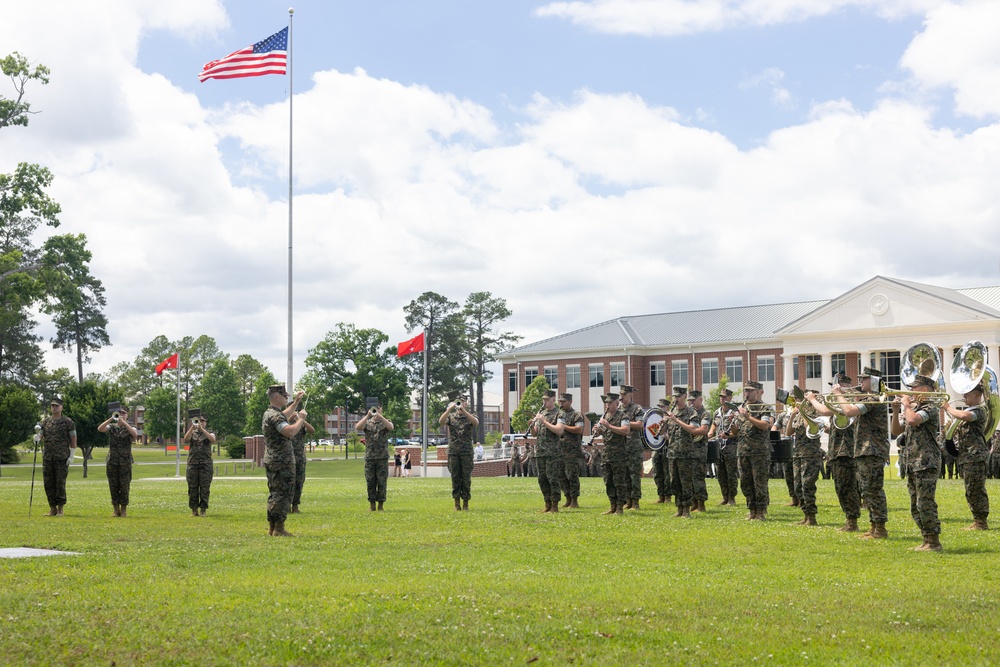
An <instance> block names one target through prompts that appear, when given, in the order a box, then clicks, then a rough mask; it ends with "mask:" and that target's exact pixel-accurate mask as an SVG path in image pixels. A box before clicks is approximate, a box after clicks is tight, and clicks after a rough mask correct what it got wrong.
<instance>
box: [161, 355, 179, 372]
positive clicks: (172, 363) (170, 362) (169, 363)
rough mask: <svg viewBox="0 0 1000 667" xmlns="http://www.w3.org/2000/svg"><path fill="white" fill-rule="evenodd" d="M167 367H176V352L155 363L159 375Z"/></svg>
mask: <svg viewBox="0 0 1000 667" xmlns="http://www.w3.org/2000/svg"><path fill="white" fill-rule="evenodd" d="M168 368H177V353H176V352H174V353H173V354H171V355H170V356H169V357H167V358H166V359H164V360H163V361H161V362H160V363H158V364H157V365H156V374H157V375H161V374H163V371H165V370H167V369H168Z"/></svg>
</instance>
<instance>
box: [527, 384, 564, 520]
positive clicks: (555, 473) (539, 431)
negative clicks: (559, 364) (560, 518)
mask: <svg viewBox="0 0 1000 667" xmlns="http://www.w3.org/2000/svg"><path fill="white" fill-rule="evenodd" d="M558 423H559V408H557V407H556V392H554V391H552V390H551V389H550V390H548V391H547V392H545V395H544V396H543V397H542V409H541V410H539V411H538V414H537V415H535V418H534V419H532V420H531V432H532V433H533V434H534V435H535V463H536V465H537V466H538V488H539V489H541V491H542V498H544V499H545V509H544V510H542V511H543V512H558V511H559V497H560V489H559V476H560V474H561V469H562V467H563V465H562V452H561V451H560V448H559V430H560V429H559V427H558Z"/></svg>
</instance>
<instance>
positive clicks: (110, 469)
mask: <svg viewBox="0 0 1000 667" xmlns="http://www.w3.org/2000/svg"><path fill="white" fill-rule="evenodd" d="M97 430H98V431H99V432H100V433H107V434H108V459H107V462H106V463H105V465H104V470H105V472H106V473H107V475H108V488H109V489H110V490H111V504H112V506H114V508H115V513H114V515H113V516H121V517H123V516H127V514H126V508H127V507H128V501H129V488H130V487H131V486H132V461H133V459H132V440H133V439H134V438H135V437H136V436H137V435H138V433H136V430H135V429H134V428H132V425H131V424H129V423H128V408H126V407H125V406H124V405H118V406H116V408H115V411H114V413H113V414H112V415H111V416H110V417H108V418H107V419H105V420H104V421H102V422H101V423H100V424H98V426H97Z"/></svg>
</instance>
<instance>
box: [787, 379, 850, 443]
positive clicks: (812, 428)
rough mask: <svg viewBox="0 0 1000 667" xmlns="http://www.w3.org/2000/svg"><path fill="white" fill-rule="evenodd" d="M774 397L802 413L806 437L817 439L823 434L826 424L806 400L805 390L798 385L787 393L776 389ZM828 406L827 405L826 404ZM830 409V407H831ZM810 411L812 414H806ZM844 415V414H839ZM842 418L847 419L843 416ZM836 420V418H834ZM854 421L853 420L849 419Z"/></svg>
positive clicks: (845, 426)
mask: <svg viewBox="0 0 1000 667" xmlns="http://www.w3.org/2000/svg"><path fill="white" fill-rule="evenodd" d="M774 397H775V399H776V400H777V401H778V403H784V404H785V405H787V406H789V407H792V408H798V410H799V414H800V415H802V419H803V420H805V422H806V437H808V438H809V439H810V440H819V438H820V436H821V435H823V429H824V428H825V427H826V424H824V423H823V421H822V420H821V419H820V418H819V415H817V414H816V409H815V408H814V407H813V405H812V403H810V402H809V401H808V400H806V395H805V392H803V391H802V389H800V388H799V387H797V386H796V387H792V392H791V393H788V392H787V391H785V390H784V389H778V390H776V391H775V393H774ZM828 407H829V406H828ZM831 409H832V408H831ZM807 413H812V414H807ZM841 417H844V415H841ZM844 419H847V418H846V417H844ZM834 420H836V418H834ZM851 423H852V424H853V423H854V420H853V419H852V420H851ZM837 428H847V425H846V424H845V425H844V426H842V427H841V426H838V427H837Z"/></svg>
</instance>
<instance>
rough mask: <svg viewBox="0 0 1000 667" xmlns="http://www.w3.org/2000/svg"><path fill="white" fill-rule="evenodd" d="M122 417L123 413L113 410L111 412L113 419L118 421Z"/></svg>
mask: <svg viewBox="0 0 1000 667" xmlns="http://www.w3.org/2000/svg"><path fill="white" fill-rule="evenodd" d="M119 419H121V413H118V412H113V413H111V421H113V422H116V421H118V420H119Z"/></svg>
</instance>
